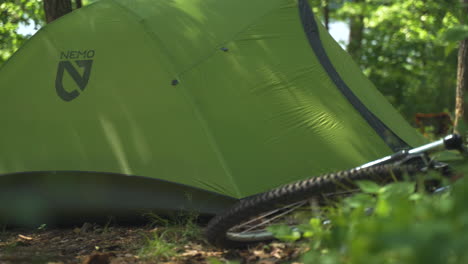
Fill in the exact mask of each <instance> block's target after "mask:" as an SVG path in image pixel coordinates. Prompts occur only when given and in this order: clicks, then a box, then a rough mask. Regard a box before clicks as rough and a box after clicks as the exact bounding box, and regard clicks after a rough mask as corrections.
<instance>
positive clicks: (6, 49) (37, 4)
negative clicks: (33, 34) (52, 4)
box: [0, 0, 44, 65]
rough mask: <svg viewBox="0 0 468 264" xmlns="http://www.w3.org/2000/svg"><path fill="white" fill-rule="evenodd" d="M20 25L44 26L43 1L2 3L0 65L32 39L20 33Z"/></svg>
mask: <svg viewBox="0 0 468 264" xmlns="http://www.w3.org/2000/svg"><path fill="white" fill-rule="evenodd" d="M20 24H23V25H31V24H33V25H34V26H35V27H36V28H38V27H40V26H42V25H43V24H44V11H43V8H42V1H41V0H2V1H0V65H1V64H2V63H3V62H5V61H6V60H7V59H8V58H9V57H10V56H11V55H12V54H13V53H14V52H15V51H16V50H17V49H18V48H19V47H20V46H21V45H22V44H23V43H24V41H25V40H27V39H28V38H29V37H30V36H24V35H21V34H19V33H18V28H19V26H20Z"/></svg>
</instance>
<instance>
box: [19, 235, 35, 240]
mask: <svg viewBox="0 0 468 264" xmlns="http://www.w3.org/2000/svg"><path fill="white" fill-rule="evenodd" d="M18 237H19V238H21V239H24V240H33V238H32V237H28V236H23V235H18Z"/></svg>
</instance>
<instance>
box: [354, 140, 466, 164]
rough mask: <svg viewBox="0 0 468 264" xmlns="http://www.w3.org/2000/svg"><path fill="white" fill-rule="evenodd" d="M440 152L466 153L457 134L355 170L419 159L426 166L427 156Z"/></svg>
mask: <svg viewBox="0 0 468 264" xmlns="http://www.w3.org/2000/svg"><path fill="white" fill-rule="evenodd" d="M441 150H458V151H459V152H460V153H461V154H462V155H464V156H466V155H467V153H468V151H467V149H466V147H465V146H464V145H463V140H462V138H461V136H460V135H458V134H451V135H448V136H446V137H444V138H441V139H439V140H437V141H434V142H431V143H429V144H426V145H422V146H420V147H416V148H413V149H410V150H401V151H399V152H397V153H395V154H392V155H389V156H386V157H383V158H380V159H377V160H374V161H371V162H368V163H366V164H364V165H361V166H359V167H357V168H356V169H358V170H359V169H364V168H368V167H372V166H376V165H383V164H389V163H395V162H402V163H403V162H404V161H407V160H410V159H414V158H421V159H422V160H424V162H425V163H426V164H428V160H427V156H428V155H429V154H430V153H434V152H437V151H441Z"/></svg>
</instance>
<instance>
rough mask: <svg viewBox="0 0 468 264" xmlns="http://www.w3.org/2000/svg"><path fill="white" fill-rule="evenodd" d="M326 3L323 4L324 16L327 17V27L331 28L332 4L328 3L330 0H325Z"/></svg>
mask: <svg viewBox="0 0 468 264" xmlns="http://www.w3.org/2000/svg"><path fill="white" fill-rule="evenodd" d="M323 1H324V5H323V16H324V18H325V28H326V29H327V31H328V30H330V6H329V4H328V1H329V0H323Z"/></svg>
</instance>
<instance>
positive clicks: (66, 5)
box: [44, 0, 72, 23]
mask: <svg viewBox="0 0 468 264" xmlns="http://www.w3.org/2000/svg"><path fill="white" fill-rule="evenodd" d="M44 11H45V16H46V22H47V23H50V22H52V21H54V20H55V19H57V18H59V17H61V16H63V15H65V14H68V13H70V12H71V11H72V4H71V0H44Z"/></svg>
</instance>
